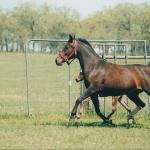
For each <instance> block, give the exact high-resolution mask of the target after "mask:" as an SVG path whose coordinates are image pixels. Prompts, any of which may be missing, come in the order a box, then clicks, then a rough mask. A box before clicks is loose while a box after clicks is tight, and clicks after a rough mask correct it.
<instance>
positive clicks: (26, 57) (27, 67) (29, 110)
mask: <svg viewBox="0 0 150 150" xmlns="http://www.w3.org/2000/svg"><path fill="white" fill-rule="evenodd" d="M29 43H30V41H27V42H26V45H25V74H26V95H27V109H28V116H29V117H31V115H32V112H31V101H30V99H29V70H28V69H29V65H28V50H29Z"/></svg>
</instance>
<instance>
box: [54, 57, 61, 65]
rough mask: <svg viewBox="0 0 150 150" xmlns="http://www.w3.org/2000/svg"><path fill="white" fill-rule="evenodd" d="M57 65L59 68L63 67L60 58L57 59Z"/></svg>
mask: <svg viewBox="0 0 150 150" xmlns="http://www.w3.org/2000/svg"><path fill="white" fill-rule="evenodd" d="M55 63H56V65H57V66H62V64H63V60H62V59H61V58H60V57H57V58H56V59H55Z"/></svg>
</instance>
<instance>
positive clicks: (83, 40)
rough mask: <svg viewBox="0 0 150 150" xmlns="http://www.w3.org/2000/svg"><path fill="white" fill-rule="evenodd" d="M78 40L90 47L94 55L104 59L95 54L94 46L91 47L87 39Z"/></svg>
mask: <svg viewBox="0 0 150 150" xmlns="http://www.w3.org/2000/svg"><path fill="white" fill-rule="evenodd" d="M78 40H79V41H80V42H82V43H84V44H86V45H88V46H89V47H90V48H91V49H90V51H91V52H92V53H93V54H95V55H96V56H98V57H100V58H102V56H99V55H98V54H97V53H96V52H95V50H94V49H93V47H92V45H91V44H90V43H89V42H88V41H87V40H86V39H83V38H78ZM102 60H104V61H106V59H104V58H102Z"/></svg>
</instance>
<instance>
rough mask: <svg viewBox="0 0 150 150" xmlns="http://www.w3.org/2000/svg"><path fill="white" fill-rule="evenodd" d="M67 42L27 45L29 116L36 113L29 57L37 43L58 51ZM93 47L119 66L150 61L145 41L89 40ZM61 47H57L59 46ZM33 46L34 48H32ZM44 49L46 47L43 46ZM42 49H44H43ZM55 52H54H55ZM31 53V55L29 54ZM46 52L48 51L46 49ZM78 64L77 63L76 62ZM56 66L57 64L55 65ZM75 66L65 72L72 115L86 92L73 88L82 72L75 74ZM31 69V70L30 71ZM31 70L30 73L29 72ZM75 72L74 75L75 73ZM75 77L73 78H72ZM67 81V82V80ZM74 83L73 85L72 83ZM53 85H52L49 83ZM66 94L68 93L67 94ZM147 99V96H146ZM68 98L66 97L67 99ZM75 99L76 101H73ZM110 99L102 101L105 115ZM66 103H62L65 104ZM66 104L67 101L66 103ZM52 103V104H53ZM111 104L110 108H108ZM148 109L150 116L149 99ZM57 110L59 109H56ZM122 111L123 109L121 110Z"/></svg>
mask: <svg viewBox="0 0 150 150" xmlns="http://www.w3.org/2000/svg"><path fill="white" fill-rule="evenodd" d="M66 41H67V40H55V39H31V40H29V41H28V42H27V44H26V51H25V60H26V66H25V67H26V94H27V108H28V115H29V116H30V115H32V113H33V114H34V111H32V107H34V106H33V104H32V97H30V94H31V93H30V91H32V89H31V88H32V87H31V86H30V82H31V80H32V79H31V77H30V74H29V72H32V71H31V69H32V67H29V66H30V59H29V58H28V57H29V55H30V54H31V53H32V51H33V50H34V48H35V42H36V43H42V42H44V43H45V44H46V43H49V46H50V47H51V49H52V47H54V49H55V51H57V50H61V49H62V47H63V44H64V43H65V42H66ZM88 41H89V42H90V43H91V45H92V46H93V48H95V47H96V46H97V47H98V48H97V49H99V50H101V52H100V55H101V56H102V57H103V58H105V59H108V61H111V62H113V63H117V64H128V63H129V64H131V63H142V64H143V63H144V64H147V62H148V59H150V56H148V55H147V50H146V41H145V40H88ZM56 43H57V44H58V43H59V44H60V45H59V44H58V45H59V46H58V45H57V44H56ZM31 45H32V46H31ZM40 46H42V44H40ZM43 47H44V46H43ZM41 49H42V48H41ZM55 51H54V52H55ZM28 52H30V53H28ZM36 52H40V51H38V50H37V51H36ZM45 52H47V51H46V49H45ZM51 52H52V51H48V53H51ZM75 63H76V64H77V62H75ZM54 65H55V64H54ZM73 65H74V63H73V64H71V66H68V67H65V68H67V69H68V72H65V73H64V75H67V74H68V75H67V76H68V77H67V82H68V87H65V88H66V89H65V91H66V90H67V94H68V96H67V97H68V98H67V99H68V102H67V103H68V105H67V107H68V108H67V110H68V112H69V113H70V109H71V107H72V105H73V103H74V100H75V99H76V98H77V96H78V95H79V94H82V93H83V91H84V86H83V84H82V83H81V84H80V85H81V86H80V93H79V92H78V93H77V92H76V91H78V90H74V89H73V88H75V89H77V88H78V86H76V87H74V86H73V87H72V84H73V85H74V84H75V83H74V79H73V78H75V75H73V74H74V73H75V74H76V75H78V74H77V72H79V71H80V69H79V68H78V69H76V72H74V68H76V67H72V66H73ZM29 68H30V69H29ZM59 69H60V70H64V68H59ZM29 70H30V71H29ZM39 71H40V70H39ZM73 72H74V73H73ZM72 76H73V77H72ZM58 80H59V78H58ZM65 81H66V80H65ZM72 82H73V83H72ZM49 84H51V83H49ZM64 84H65V83H64ZM60 90H61V89H60ZM65 94H66V92H65ZM49 96H50V95H49ZM144 97H145V96H144ZM65 98H66V97H65ZM72 99H74V100H72ZM100 99H102V98H100ZM107 99H110V98H104V99H103V102H102V100H101V103H102V104H101V105H103V112H104V114H107V113H108V111H110V109H111V108H110V107H111V106H110V100H107ZM63 102H64V101H62V103H63ZM65 102H66V101H65ZM51 103H52V102H51ZM53 103H55V101H53ZM108 103H109V106H108ZM147 104H148V105H147V106H148V107H147V108H148V112H149V114H150V101H149V98H148V101H147ZM37 109H38V108H37ZM56 109H59V107H58V108H56ZM120 109H122V108H120Z"/></svg>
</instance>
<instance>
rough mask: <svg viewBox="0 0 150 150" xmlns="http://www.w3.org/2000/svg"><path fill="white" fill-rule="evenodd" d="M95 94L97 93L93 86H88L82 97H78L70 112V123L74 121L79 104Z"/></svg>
mask: <svg viewBox="0 0 150 150" xmlns="http://www.w3.org/2000/svg"><path fill="white" fill-rule="evenodd" d="M95 92H97V89H96V88H95V87H93V86H90V87H89V88H87V90H86V91H85V92H84V93H83V94H82V96H80V97H79V98H78V99H77V100H76V102H75V105H74V107H73V109H72V111H71V116H70V121H71V120H74V119H76V113H77V108H78V106H79V104H80V103H81V102H82V101H83V100H84V99H86V98H88V97H89V96H91V95H92V94H94V93H95Z"/></svg>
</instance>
